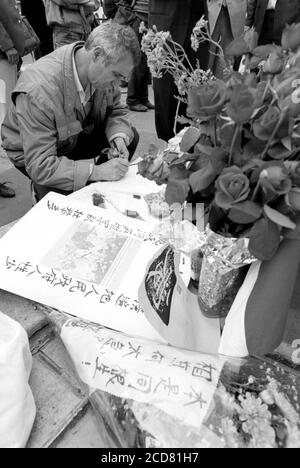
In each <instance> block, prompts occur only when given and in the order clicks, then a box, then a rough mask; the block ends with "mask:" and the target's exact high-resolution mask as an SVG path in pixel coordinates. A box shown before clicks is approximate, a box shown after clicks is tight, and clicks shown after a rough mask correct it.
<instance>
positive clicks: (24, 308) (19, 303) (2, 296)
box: [0, 289, 49, 338]
mask: <svg viewBox="0 0 300 468" xmlns="http://www.w3.org/2000/svg"><path fill="white" fill-rule="evenodd" d="M0 309H1V312H3V313H4V314H6V315H8V316H9V317H11V318H12V319H14V320H16V321H17V322H19V323H20V324H21V325H22V327H24V328H25V330H26V332H27V334H28V337H29V338H30V337H32V336H33V335H34V334H35V333H36V332H38V331H39V330H41V329H43V328H44V327H46V326H47V325H48V324H49V319H48V317H47V315H45V314H44V313H43V312H41V310H40V309H39V307H38V306H37V305H36V304H35V303H34V302H32V301H29V300H28V299H25V298H24V297H20V296H16V295H15V294H11V293H9V292H7V291H3V290H1V289H0Z"/></svg>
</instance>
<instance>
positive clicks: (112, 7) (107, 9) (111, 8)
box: [103, 0, 118, 19]
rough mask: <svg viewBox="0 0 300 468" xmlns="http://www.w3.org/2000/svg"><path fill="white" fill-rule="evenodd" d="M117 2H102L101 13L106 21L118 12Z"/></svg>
mask: <svg viewBox="0 0 300 468" xmlns="http://www.w3.org/2000/svg"><path fill="white" fill-rule="evenodd" d="M117 3H118V0H103V12H104V14H105V16H106V18H107V19H113V18H114V17H115V16H116V14H117V12H118V5H117Z"/></svg>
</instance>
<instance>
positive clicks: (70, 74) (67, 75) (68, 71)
mask: <svg viewBox="0 0 300 468" xmlns="http://www.w3.org/2000/svg"><path fill="white" fill-rule="evenodd" d="M83 46H84V42H75V43H74V44H72V47H66V49H65V54H64V57H63V66H62V69H63V76H64V82H63V96H64V110H65V113H66V114H72V112H73V111H74V108H75V106H76V101H77V100H78V98H79V96H78V91H77V87H76V83H75V76H74V71H73V55H74V54H75V52H76V50H78V49H80V48H81V47H83Z"/></svg>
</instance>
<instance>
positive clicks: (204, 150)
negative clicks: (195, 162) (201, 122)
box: [195, 143, 215, 156]
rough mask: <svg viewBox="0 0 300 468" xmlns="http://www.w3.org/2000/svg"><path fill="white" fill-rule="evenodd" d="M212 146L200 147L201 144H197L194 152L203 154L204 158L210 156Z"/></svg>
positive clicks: (212, 149)
mask: <svg viewBox="0 0 300 468" xmlns="http://www.w3.org/2000/svg"><path fill="white" fill-rule="evenodd" d="M214 149H215V148H214V147H213V146H207V145H202V144H201V143H197V145H196V148H195V151H197V153H200V154H204V155H205V156H210V155H211V154H212V152H213V151H214Z"/></svg>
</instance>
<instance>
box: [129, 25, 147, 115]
mask: <svg viewBox="0 0 300 468" xmlns="http://www.w3.org/2000/svg"><path fill="white" fill-rule="evenodd" d="M140 24H141V20H140V19H139V18H137V19H136V21H135V22H134V24H133V25H132V29H133V30H134V32H135V33H136V35H137V37H138V40H139V43H140V44H141V42H142V34H141V33H140V32H139V27H140ZM147 102H148V64H147V56H146V55H145V54H144V53H142V54H141V60H140V63H139V64H138V65H137V66H136V67H135V68H134V69H133V72H132V74H131V77H130V79H129V82H128V92H127V104H128V105H129V106H134V105H136V104H146V103H147Z"/></svg>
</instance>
